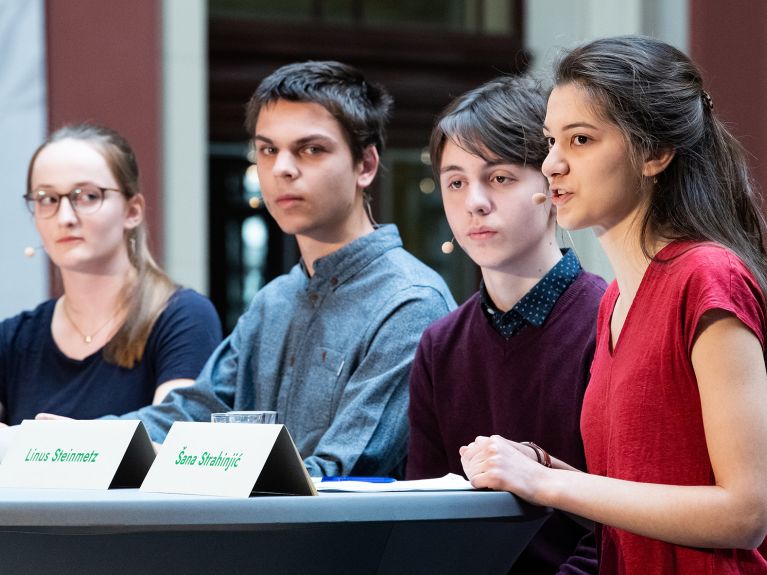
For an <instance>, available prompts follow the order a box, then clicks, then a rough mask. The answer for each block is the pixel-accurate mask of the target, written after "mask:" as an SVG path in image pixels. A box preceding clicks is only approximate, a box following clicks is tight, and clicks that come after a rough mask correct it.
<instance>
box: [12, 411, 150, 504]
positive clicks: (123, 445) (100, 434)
mask: <svg viewBox="0 0 767 575" xmlns="http://www.w3.org/2000/svg"><path fill="white" fill-rule="evenodd" d="M154 457H155V452H154V448H153V447H152V442H151V441H150V439H149V435H148V434H147V432H146V429H145V428H144V424H143V423H141V422H140V421H138V420H130V421H111V420H107V421H100V420H98V421H90V420H89V421H74V420H66V421H63V420H62V421H59V420H55V421H37V420H31V419H29V420H24V421H23V422H22V423H21V425H20V426H19V427H18V429H17V431H16V434H15V436H14V438H13V440H12V442H11V445H10V447H9V448H8V452H7V453H6V454H5V457H4V458H3V461H2V463H0V487H48V488H69V489H109V488H110V487H138V486H139V485H141V482H142V481H143V479H144V477H145V476H146V473H147V471H148V470H149V468H150V467H151V465H152V462H153V461H154Z"/></svg>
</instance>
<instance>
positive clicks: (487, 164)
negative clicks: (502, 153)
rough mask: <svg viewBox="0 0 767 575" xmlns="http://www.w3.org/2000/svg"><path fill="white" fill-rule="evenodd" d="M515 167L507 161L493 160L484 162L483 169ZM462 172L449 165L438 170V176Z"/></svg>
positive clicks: (459, 168)
mask: <svg viewBox="0 0 767 575" xmlns="http://www.w3.org/2000/svg"><path fill="white" fill-rule="evenodd" d="M514 165H517V164H516V163H515V162H509V161H507V160H493V161H492V162H485V168H495V167H496V166H514ZM464 171H466V170H464V169H463V168H462V167H461V166H456V165H452V164H451V165H449V166H445V167H444V168H441V169H440V170H439V173H440V174H444V173H445V172H464Z"/></svg>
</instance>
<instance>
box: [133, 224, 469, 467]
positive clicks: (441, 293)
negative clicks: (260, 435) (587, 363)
mask: <svg viewBox="0 0 767 575" xmlns="http://www.w3.org/2000/svg"><path fill="white" fill-rule="evenodd" d="M454 307H455V302H454V300H453V298H452V296H451V295H450V291H449V290H448V288H447V286H446V285H445V283H444V282H443V280H442V278H441V277H440V276H439V275H438V274H437V273H436V272H434V271H433V270H431V269H430V268H428V267H427V266H425V265H424V264H423V263H421V262H420V261H418V260H417V259H416V258H414V257H413V256H412V255H410V254H409V253H408V252H406V251H405V250H404V249H403V247H402V240H401V239H400V236H399V232H398V231H397V228H396V226H394V225H386V226H381V227H379V228H377V229H376V230H375V231H374V232H372V233H370V234H367V235H365V236H362V237H360V238H358V239H357V240H355V241H353V242H351V243H349V244H347V245H346V246H344V247H342V248H340V249H339V250H337V251H336V252H333V253H331V254H329V255H327V256H325V257H323V258H320V259H318V260H316V261H315V263H314V275H313V276H312V277H308V276H307V274H306V273H305V271H304V269H303V267H302V266H301V264H297V265H296V266H294V267H293V269H292V270H291V271H290V272H289V273H288V274H286V275H283V276H280V277H278V278H276V279H275V280H274V281H272V282H270V283H269V284H268V285H266V286H265V287H264V288H263V289H261V290H260V291H259V292H258V293H257V294H256V296H255V297H254V299H253V302H252V303H251V305H250V308H249V309H248V311H247V312H246V313H245V314H244V315H243V316H242V317H240V319H239V321H238V323H237V326H236V327H235V329H234V331H233V332H232V334H231V335H230V336H229V337H228V338H226V339H225V340H224V341H223V343H222V344H221V345H220V346H219V347H218V348H217V349H216V351H215V352H214V353H213V355H212V356H211V357H210V359H209V360H208V362H207V364H206V365H205V367H204V368H203V371H202V373H201V374H200V376H199V377H198V379H197V381H196V382H195V384H194V385H192V386H190V387H187V388H182V389H178V390H174V391H173V392H171V393H170V394H168V397H167V398H166V399H165V401H164V402H163V403H162V404H160V405H157V406H149V407H145V408H142V409H140V410H138V411H136V412H133V413H129V414H125V415H123V416H121V418H123V419H136V418H139V419H141V420H143V421H144V423H145V425H146V427H147V429H148V431H149V434H150V436H151V437H152V439H153V440H155V441H162V440H164V439H165V435H166V434H167V432H168V429H169V428H170V426H171V424H172V423H173V422H174V421H177V420H197V421H209V420H210V414H211V413H212V412H219V411H227V410H230V409H235V410H252V409H258V410H275V411H277V412H278V413H279V422H280V423H284V424H285V425H286V427H287V429H288V431H289V432H290V434H291V436H292V437H293V440H294V441H295V443H296V446H297V447H298V450H299V452H300V453H301V457H303V458H304V463H305V465H306V467H307V469H308V470H309V473H310V474H311V475H314V476H320V475H347V474H358V475H363V474H368V475H375V474H388V473H394V474H396V473H397V472H399V471H401V469H402V463H403V461H404V457H405V453H406V444H407V433H408V427H407V407H408V380H409V375H410V366H411V363H412V361H413V356H414V354H415V350H416V347H417V345H418V341H419V339H420V337H421V333H422V332H423V330H424V329H425V328H426V327H427V326H428V325H429V324H430V323H431V322H432V321H434V320H436V319H438V318H440V317H442V316H444V315H445V314H447V313H448V312H449V311H450V310H452V309H453V308H454Z"/></svg>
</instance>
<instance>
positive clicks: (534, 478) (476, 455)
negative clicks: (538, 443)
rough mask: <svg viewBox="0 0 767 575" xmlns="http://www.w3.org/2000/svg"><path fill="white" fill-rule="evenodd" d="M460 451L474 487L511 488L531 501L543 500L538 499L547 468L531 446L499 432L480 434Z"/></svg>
mask: <svg viewBox="0 0 767 575" xmlns="http://www.w3.org/2000/svg"><path fill="white" fill-rule="evenodd" d="M459 453H460V454H461V465H463V470H464V472H465V473H466V477H468V478H469V481H471V484H472V485H473V486H474V487H478V488H482V487H487V488H489V489H496V490H503V491H510V492H511V493H514V494H515V495H518V496H520V497H522V498H523V499H526V500H527V501H530V502H532V503H542V502H540V501H538V500H537V499H538V498H539V497H540V484H541V480H542V479H544V478H545V474H546V472H547V471H548V469H547V468H546V467H544V466H543V465H540V464H539V463H538V461H537V458H536V455H535V451H534V450H533V449H532V448H531V447H528V446H525V445H522V444H520V443H516V442H514V441H509V440H508V439H504V438H503V437H501V436H500V435H493V436H491V437H483V436H479V437H477V438H476V439H475V440H474V441H473V442H472V443H470V444H469V445H465V446H463V447H461V448H460V450H459Z"/></svg>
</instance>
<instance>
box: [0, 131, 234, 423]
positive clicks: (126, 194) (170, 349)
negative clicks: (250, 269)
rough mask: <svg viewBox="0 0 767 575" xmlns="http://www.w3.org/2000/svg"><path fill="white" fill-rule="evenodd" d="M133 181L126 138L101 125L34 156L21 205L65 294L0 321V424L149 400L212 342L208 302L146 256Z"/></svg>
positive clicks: (182, 381)
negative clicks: (29, 215) (28, 213)
mask: <svg viewBox="0 0 767 575" xmlns="http://www.w3.org/2000/svg"><path fill="white" fill-rule="evenodd" d="M138 179H139V178H138V165H137V163H136V158H135V154H134V153H133V150H132V149H131V147H130V145H129V144H128V142H127V141H126V140H125V139H124V138H123V137H122V136H120V135H119V134H118V133H116V132H115V131H113V130H111V129H109V128H105V127H102V126H97V125H92V124H78V125H72V126H65V127H63V128H61V129H59V130H57V131H56V132H54V133H53V134H52V135H51V136H50V138H48V140H46V142H44V143H43V144H42V145H41V146H40V147H39V148H38V149H37V151H36V152H35V153H34V155H33V156H32V159H31V161H30V164H29V172H28V178H27V193H26V195H25V199H26V202H27V205H28V206H29V208H30V211H31V212H32V214H33V216H34V222H35V227H36V228H37V230H38V232H39V234H40V237H41V239H42V244H43V247H44V248H45V251H46V253H47V254H48V256H49V257H50V259H51V261H52V262H53V263H54V264H55V266H56V267H57V269H58V271H59V272H60V274H61V280H62V283H63V287H64V295H62V296H61V297H60V298H58V299H56V300H49V301H46V302H44V303H42V304H40V305H39V306H38V307H37V308H35V309H34V310H31V311H26V312H23V313H21V314H19V315H18V316H15V317H13V318H10V319H7V320H5V321H3V322H2V323H0V422H4V423H6V424H9V425H13V424H17V423H20V422H21V421H22V420H23V419H29V418H33V417H34V416H35V415H36V414H37V413H38V412H51V413H56V414H58V415H62V416H68V417H73V418H77V419H90V418H95V417H98V416H101V415H106V414H119V413H124V412H127V411H132V410H134V409H137V408H139V407H141V406H143V405H148V404H150V403H158V402H160V401H161V400H162V398H163V397H164V396H165V395H166V394H167V392H168V391H170V390H171V389H173V388H174V387H179V386H183V385H188V384H190V383H192V381H193V380H194V379H195V378H196V377H197V374H198V373H199V371H200V370H201V368H202V366H203V365H204V363H205V361H206V360H207V358H208V356H209V355H210V353H211V352H212V351H213V349H214V348H215V347H216V345H217V344H218V343H219V342H220V340H221V335H222V334H221V325H220V322H219V319H218V316H217V315H216V312H215V310H214V308H213V306H212V305H211V303H210V301H209V300H208V299H207V298H205V297H203V296H201V295H199V294H198V293H196V292H194V291H192V290H189V289H179V288H178V287H177V286H176V285H175V284H174V283H173V282H172V281H171V280H170V278H169V277H168V276H167V275H166V274H165V272H163V271H162V269H160V268H159V266H158V265H157V264H156V263H155V261H154V259H153V258H152V256H151V255H150V253H149V251H148V249H147V231H146V222H145V204H144V198H143V196H142V195H141V193H140V191H139V182H138Z"/></svg>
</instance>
